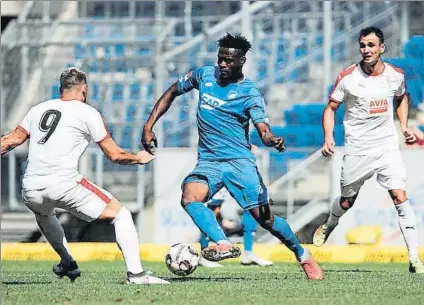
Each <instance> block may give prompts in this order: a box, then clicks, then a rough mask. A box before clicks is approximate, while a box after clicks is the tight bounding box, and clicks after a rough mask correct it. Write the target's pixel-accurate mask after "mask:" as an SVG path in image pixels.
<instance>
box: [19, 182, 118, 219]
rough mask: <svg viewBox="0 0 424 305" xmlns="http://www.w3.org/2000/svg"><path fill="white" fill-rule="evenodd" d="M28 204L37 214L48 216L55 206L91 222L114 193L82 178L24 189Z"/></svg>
mask: <svg viewBox="0 0 424 305" xmlns="http://www.w3.org/2000/svg"><path fill="white" fill-rule="evenodd" d="M22 198H23V201H24V203H25V204H26V206H27V207H28V208H29V209H30V210H32V211H33V212H34V213H36V214H41V215H43V216H48V215H51V214H52V211H53V209H54V208H61V209H64V210H67V211H68V212H70V213H71V214H72V215H74V216H76V217H78V218H81V219H82V220H85V221H88V222H91V221H93V220H95V219H97V218H99V216H100V214H101V213H102V212H103V211H104V209H105V207H106V205H107V204H108V203H109V202H110V201H111V199H112V195H111V194H110V193H109V192H107V191H105V190H104V189H102V188H100V187H99V186H97V185H95V184H94V183H93V182H90V181H88V180H87V179H85V178H82V179H81V180H80V181H78V182H77V185H75V182H74V183H72V184H59V185H57V186H54V187H49V188H45V189H39V190H25V189H23V190H22Z"/></svg>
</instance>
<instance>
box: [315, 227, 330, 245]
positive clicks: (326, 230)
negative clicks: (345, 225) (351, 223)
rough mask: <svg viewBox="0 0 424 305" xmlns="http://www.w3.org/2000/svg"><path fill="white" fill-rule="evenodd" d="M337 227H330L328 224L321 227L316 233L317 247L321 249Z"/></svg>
mask: <svg viewBox="0 0 424 305" xmlns="http://www.w3.org/2000/svg"><path fill="white" fill-rule="evenodd" d="M334 228H335V227H330V226H329V225H327V224H326V223H324V224H322V225H320V226H319V227H318V229H317V230H316V231H315V234H314V238H313V243H314V246H316V247H321V246H322V245H323V244H324V243H325V242H326V241H327V239H328V237H329V236H330V234H331V232H333V230H334Z"/></svg>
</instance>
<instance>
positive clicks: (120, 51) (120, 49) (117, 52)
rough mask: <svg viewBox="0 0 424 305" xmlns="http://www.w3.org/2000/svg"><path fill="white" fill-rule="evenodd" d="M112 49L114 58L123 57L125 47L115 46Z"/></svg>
mask: <svg viewBox="0 0 424 305" xmlns="http://www.w3.org/2000/svg"><path fill="white" fill-rule="evenodd" d="M114 48H115V56H116V57H123V56H124V55H125V46H124V45H123V44H116V45H115V46H114Z"/></svg>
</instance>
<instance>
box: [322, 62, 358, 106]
mask: <svg viewBox="0 0 424 305" xmlns="http://www.w3.org/2000/svg"><path fill="white" fill-rule="evenodd" d="M357 65H358V64H354V65H351V66H350V67H349V68H347V69H345V70H343V71H342V73H340V74H339V76H338V77H337V79H336V83H335V84H334V86H333V89H332V90H331V92H330V95H329V98H330V99H331V95H332V94H333V92H334V90H336V88H337V85H338V84H339V83H340V81H341V80H342V79H343V78H344V77H345V76H347V75H349V74H352V73H353V71H354V70H355V69H356V66H357ZM333 100H334V99H333ZM334 101H335V100H334ZM338 103H340V102H338Z"/></svg>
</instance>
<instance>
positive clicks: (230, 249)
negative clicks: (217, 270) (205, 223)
mask: <svg viewBox="0 0 424 305" xmlns="http://www.w3.org/2000/svg"><path fill="white" fill-rule="evenodd" d="M240 254H241V252H240V248H239V247H236V246H233V245H231V244H218V245H213V246H209V247H207V248H205V249H203V250H202V256H203V257H204V258H206V259H207V260H208V261H212V262H219V261H222V260H224V259H227V258H237V257H239V256H240Z"/></svg>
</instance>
